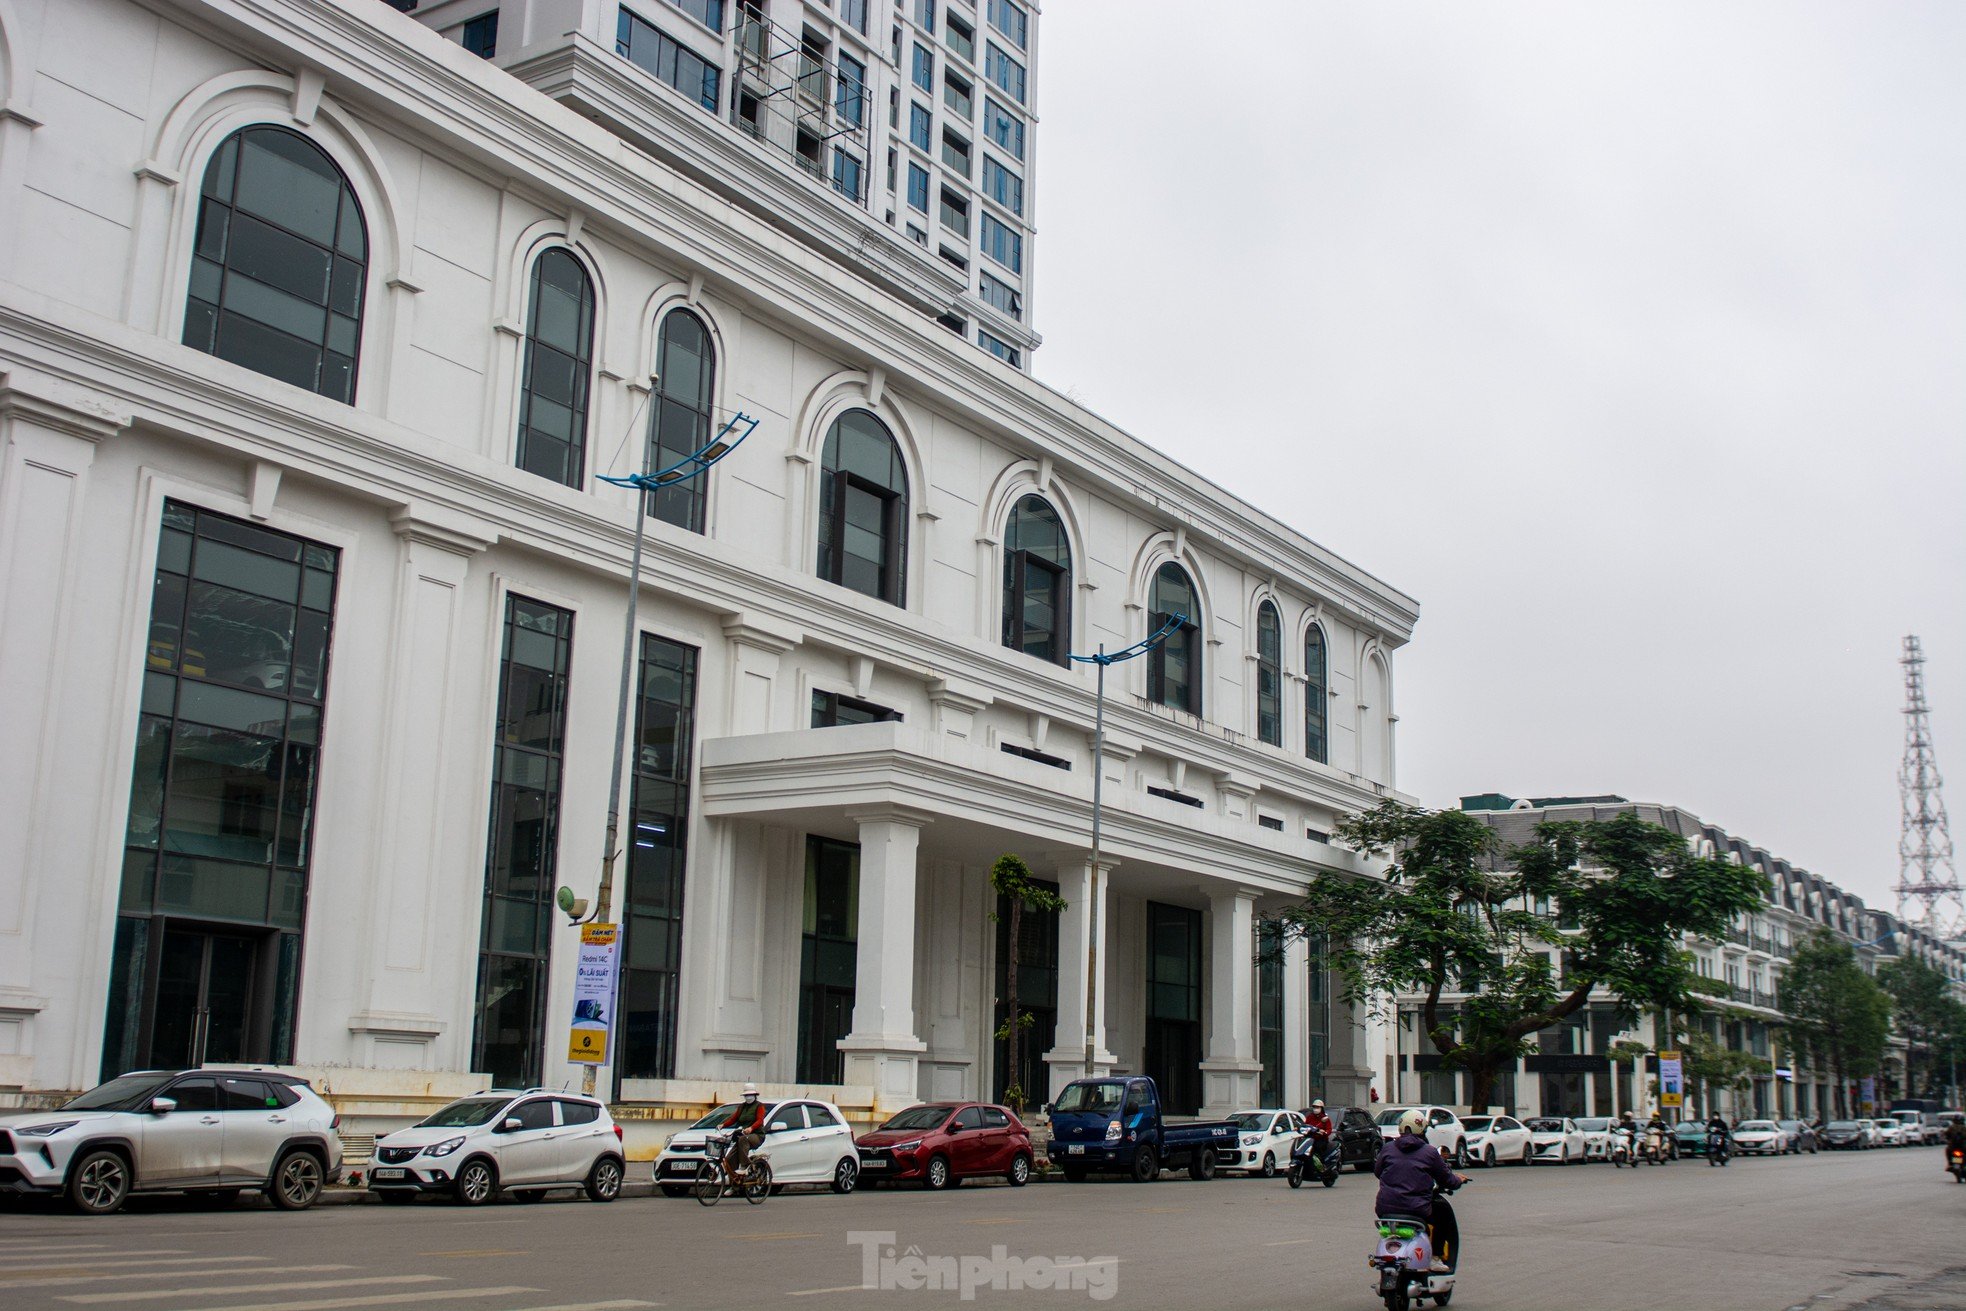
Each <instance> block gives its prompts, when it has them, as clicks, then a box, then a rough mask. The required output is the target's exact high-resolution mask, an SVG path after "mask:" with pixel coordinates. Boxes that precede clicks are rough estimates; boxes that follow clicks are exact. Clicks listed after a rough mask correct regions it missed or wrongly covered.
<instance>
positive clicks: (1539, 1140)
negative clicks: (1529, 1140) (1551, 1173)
mask: <svg viewBox="0 0 1966 1311" xmlns="http://www.w3.org/2000/svg"><path fill="white" fill-rule="evenodd" d="M1529 1132H1530V1133H1531V1134H1532V1135H1533V1136H1534V1138H1535V1142H1536V1159H1537V1160H1539V1161H1554V1162H1556V1163H1557V1164H1558V1165H1568V1164H1570V1163H1571V1162H1572V1161H1576V1162H1578V1163H1579V1164H1582V1163H1583V1162H1584V1161H1586V1160H1588V1159H1589V1157H1588V1153H1589V1151H1590V1143H1589V1140H1588V1139H1587V1138H1586V1137H1585V1134H1584V1131H1583V1130H1582V1129H1579V1128H1578V1127H1577V1122H1576V1121H1575V1120H1573V1119H1571V1118H1569V1117H1568V1116H1557V1115H1540V1116H1537V1117H1536V1118H1535V1119H1533V1120H1531V1121H1529Z"/></svg>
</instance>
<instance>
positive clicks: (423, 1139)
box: [369, 1088, 625, 1206]
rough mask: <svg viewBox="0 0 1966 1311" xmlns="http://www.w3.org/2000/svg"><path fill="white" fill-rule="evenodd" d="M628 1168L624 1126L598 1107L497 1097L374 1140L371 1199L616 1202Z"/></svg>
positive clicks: (535, 1096)
mask: <svg viewBox="0 0 1966 1311" xmlns="http://www.w3.org/2000/svg"><path fill="white" fill-rule="evenodd" d="M624 1159H625V1158H624V1156H623V1154H622V1150H621V1127H620V1126H619V1125H617V1124H616V1123H615V1122H614V1117H612V1116H610V1115H609V1114H608V1108H607V1107H605V1106H603V1105H602V1104H601V1103H600V1102H598V1101H596V1100H595V1099H594V1098H592V1097H583V1096H581V1095H580V1094H578V1093H556V1092H548V1091H547V1090H546V1089H544V1088H530V1089H526V1090H525V1091H523V1092H520V1091H512V1090H505V1089H496V1088H494V1089H492V1090H490V1091H488V1092H482V1093H478V1094H477V1095H475V1096H472V1097H460V1098H459V1099H458V1100H456V1101H454V1102H452V1103H451V1104H450V1105H449V1106H446V1107H444V1109H442V1110H441V1111H438V1112H436V1113H435V1114H434V1115H430V1116H427V1117H425V1118H424V1119H423V1120H422V1121H420V1122H418V1123H417V1124H414V1125H412V1126H410V1127H409V1128H407V1129H398V1130H396V1131H395V1132H394V1133H388V1134H384V1135H382V1136H381V1137H380V1138H377V1139H376V1140H375V1159H374V1161H373V1162H371V1164H370V1166H369V1191H370V1192H372V1193H374V1194H375V1195H376V1196H378V1197H380V1198H381V1199H382V1200H383V1201H385V1202H407V1201H411V1200H413V1199H414V1198H416V1197H418V1196H420V1195H422V1194H424V1193H444V1194H447V1195H449V1196H451V1197H454V1198H456V1199H457V1200H458V1201H459V1202H461V1203H463V1204H464V1205H465V1206H481V1205H483V1204H484V1203H486V1202H489V1201H491V1200H492V1198H494V1197H496V1196H497V1195H498V1194H499V1193H500V1192H510V1193H511V1194H512V1195H513V1196H514V1197H516V1198H517V1199H518V1200H520V1201H522V1202H537V1201H538V1200H540V1199H541V1198H542V1197H544V1196H546V1194H547V1193H548V1192H550V1191H552V1190H553V1189H556V1188H579V1189H582V1190H584V1191H585V1192H586V1194H587V1196H588V1197H589V1198H590V1199H592V1200H593V1201H596V1202H612V1201H613V1200H614V1199H615V1198H616V1197H618V1196H620V1195H621V1172H622V1164H623V1161H624Z"/></svg>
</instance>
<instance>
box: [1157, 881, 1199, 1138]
mask: <svg viewBox="0 0 1966 1311" xmlns="http://www.w3.org/2000/svg"><path fill="white" fill-rule="evenodd" d="M1144 1055H1145V1060H1144V1062H1143V1065H1144V1068H1145V1070H1146V1072H1147V1073H1148V1074H1150V1075H1152V1076H1153V1077H1154V1082H1155V1083H1157V1084H1159V1085H1160V1095H1161V1102H1162V1106H1163V1109H1165V1110H1167V1111H1171V1112H1172V1113H1174V1114H1176V1115H1193V1114H1194V1113H1195V1112H1196V1111H1198V1110H1200V1109H1201V912H1200V911H1198V910H1189V909H1188V908H1187V907H1185V906H1164V905H1162V904H1161V903H1159V902H1157V901H1150V902H1148V903H1147V1041H1146V1049H1145V1053H1144Z"/></svg>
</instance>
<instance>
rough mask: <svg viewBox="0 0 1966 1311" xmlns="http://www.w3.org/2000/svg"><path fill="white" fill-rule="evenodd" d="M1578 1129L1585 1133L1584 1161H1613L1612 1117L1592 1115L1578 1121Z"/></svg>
mask: <svg viewBox="0 0 1966 1311" xmlns="http://www.w3.org/2000/svg"><path fill="white" fill-rule="evenodd" d="M1577 1127H1578V1128H1579V1129H1581V1130H1583V1133H1584V1159H1585V1160H1586V1161H1608V1160H1610V1159H1611V1117H1610V1116H1608V1115H1592V1116H1586V1117H1585V1118H1583V1119H1581V1120H1578V1121H1577Z"/></svg>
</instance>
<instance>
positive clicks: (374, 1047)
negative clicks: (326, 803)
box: [348, 505, 497, 1070]
mask: <svg viewBox="0 0 1966 1311" xmlns="http://www.w3.org/2000/svg"><path fill="white" fill-rule="evenodd" d="M390 521H391V524H392V526H393V527H394V529H395V532H396V536H397V538H398V541H399V547H398V562H397V593H396V614H395V618H394V631H393V633H392V635H391V641H390V653H389V668H388V673H387V679H388V686H387V688H386V689H385V690H384V696H385V697H386V702H385V704H386V706H387V710H386V712H385V721H384V722H385V724H386V726H387V727H386V728H385V730H384V732H385V736H384V738H383V741H384V743H385V744H386V745H385V747H384V750H383V756H382V759H380V760H378V761H377V762H376V768H377V769H379V770H380V772H381V777H382V811H381V814H380V815H379V816H378V817H377V822H376V824H375V827H374V847H373V856H372V858H371V863H370V868H371V870H372V871H373V874H374V883H375V888H376V889H377V891H376V894H375V900H374V906H373V908H372V912H371V913H372V916H373V919H372V922H371V926H370V935H369V943H370V945H369V947H368V951H369V988H368V995H367V997H366V1002H367V1005H366V1007H365V1008H364V1009H363V1010H361V1011H360V1012H358V1013H356V1014H354V1015H351V1016H350V1017H349V1019H348V1028H349V1031H350V1032H352V1033H355V1034H357V1035H359V1036H360V1038H361V1041H359V1042H358V1045H357V1048H356V1050H357V1054H358V1057H359V1058H360V1059H361V1060H362V1062H363V1063H365V1064H368V1065H374V1066H379V1067H382V1068H397V1069H456V1070H462V1069H465V1068H467V1067H468V1066H469V1064H470V1058H471V1053H470V1050H469V1044H470V1041H471V1007H472V1005H473V1003H474V1000H475V998H474V997H473V995H472V994H471V993H470V992H469V991H465V992H463V993H462V994H461V995H460V993H459V989H458V987H457V983H458V981H460V980H463V979H467V978H469V977H470V976H471V971H470V963H469V961H468V960H467V959H466V958H467V957H469V956H473V955H475V953H476V942H477V932H476V928H475V922H473V927H472V930H471V932H470V933H468V934H466V935H459V934H458V933H456V932H455V931H454V930H455V925H454V923H453V921H454V918H455V917H454V915H453V914H452V913H451V911H452V908H454V907H455V906H457V905H458V904H459V902H458V898H459V897H465V898H466V899H470V898H473V897H475V896H477V895H478V894H480V893H482V891H483V887H484V882H483V880H484V865H483V860H484V848H483V847H482V846H481V845H478V844H475V843H472V842H470V841H468V840H465V837H464V831H463V830H462V829H460V828H459V827H458V825H459V823H460V822H462V823H469V824H474V825H480V826H481V825H482V824H483V822H484V797H483V795H482V793H480V792H479V791H477V788H476V784H477V782H478V781H479V780H480V778H481V777H482V775H483V769H482V765H481V764H480V761H481V759H482V755H481V753H476V752H473V753H463V752H459V751H458V750H456V749H455V748H456V744H457V743H458V742H469V741H472V740H474V738H476V739H478V740H482V737H483V729H482V726H478V727H477V728H476V730H475V731H472V730H467V729H466V728H465V727H464V725H465V723H466V722H467V720H466V716H468V715H469V714H470V712H471V710H472V709H473V708H474V707H476V705H477V704H478V703H477V700H476V694H477V692H478V688H479V683H478V680H477V678H476V677H474V675H476V674H477V673H478V672H479V671H481V670H482V669H484V668H485V664H486V662H485V660H484V659H483V658H481V656H482V646H481V645H480V644H481V643H482V642H486V641H490V640H491V639H490V637H489V636H488V635H487V634H485V633H484V632H483V631H482V630H480V631H478V632H476V633H474V634H467V633H465V632H463V631H462V630H463V629H464V627H465V619H466V610H465V598H464V582H465V578H466V576H467V575H468V574H469V572H470V568H471V559H472V557H473V556H475V555H476V554H477V553H478V552H480V551H482V550H484V549H485V548H486V547H488V546H490V545H491V543H492V542H493V541H494V540H495V539H496V537H497V530H496V529H494V528H493V527H492V526H491V525H490V524H485V523H481V522H478V521H476V520H472V519H468V518H465V517H464V516H461V515H455V514H451V513H448V512H444V511H439V510H437V509H435V508H434V507H429V506H423V505H411V506H405V507H403V508H401V509H398V510H397V511H395V512H394V513H393V514H392V515H391V516H390ZM460 780H462V781H464V782H465V783H468V784H469V785H470V788H471V790H470V791H469V792H468V793H467V792H461V791H459V790H458V789H459V783H460ZM464 816H468V817H469V818H468V819H462V820H461V819H460V817H464ZM439 923H442V924H444V925H445V926H446V928H445V929H444V930H443V931H442V932H440V931H438V928H437V926H438V924H439Z"/></svg>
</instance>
